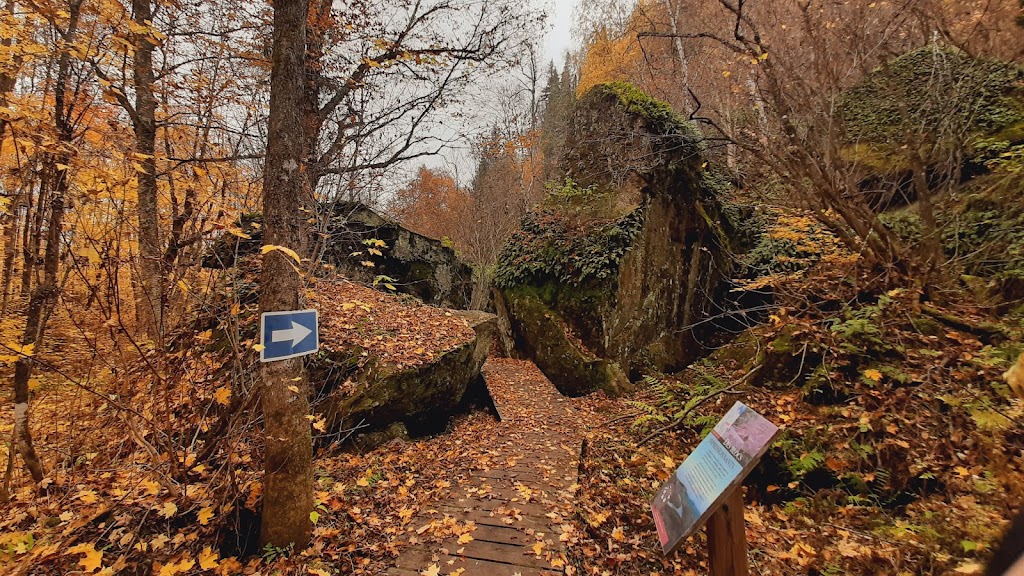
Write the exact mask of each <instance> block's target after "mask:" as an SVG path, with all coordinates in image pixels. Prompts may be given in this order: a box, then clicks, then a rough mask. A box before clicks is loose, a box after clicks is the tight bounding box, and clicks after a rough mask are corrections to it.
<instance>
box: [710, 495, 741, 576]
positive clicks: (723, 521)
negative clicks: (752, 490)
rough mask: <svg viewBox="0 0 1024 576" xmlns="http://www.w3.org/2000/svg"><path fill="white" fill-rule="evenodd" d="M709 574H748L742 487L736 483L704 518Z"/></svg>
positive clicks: (725, 575)
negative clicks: (728, 493) (706, 524)
mask: <svg viewBox="0 0 1024 576" xmlns="http://www.w3.org/2000/svg"><path fill="white" fill-rule="evenodd" d="M707 530H708V558H709V564H710V568H711V576H748V574H749V570H748V568H747V534H746V527H745V526H744V523H743V488H742V487H741V486H737V487H736V488H735V489H734V490H733V491H732V494H730V495H729V496H728V497H727V498H726V499H725V501H724V502H723V503H722V505H721V507H719V509H718V510H716V511H715V512H714V514H712V515H711V518H710V519H708V526H707Z"/></svg>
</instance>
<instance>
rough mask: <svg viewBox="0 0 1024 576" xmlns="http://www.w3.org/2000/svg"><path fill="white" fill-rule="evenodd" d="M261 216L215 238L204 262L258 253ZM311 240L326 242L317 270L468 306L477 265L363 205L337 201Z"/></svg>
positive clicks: (211, 264) (226, 264) (231, 261)
mask: <svg viewBox="0 0 1024 576" xmlns="http://www.w3.org/2000/svg"><path fill="white" fill-rule="evenodd" d="M325 211H326V208H325ZM262 220H263V218H262V216H261V215H260V214H246V215H244V216H242V217H241V218H240V219H239V222H238V225H237V227H236V229H235V230H233V231H232V233H225V234H223V235H222V236H221V237H220V238H219V239H218V240H217V241H216V242H215V243H214V245H213V247H212V248H211V249H210V250H209V251H208V252H207V254H206V255H205V256H204V258H203V266H206V267H208V268H231V267H234V266H236V263H237V262H238V261H239V260H241V259H246V258H250V257H252V256H253V255H255V254H257V253H258V252H259V249H260V246H262V245H263V233H262V227H261V223H262ZM311 242H312V243H313V244H314V245H320V244H322V246H323V255H322V257H321V260H320V262H321V264H322V265H321V267H320V268H319V269H318V273H327V274H334V273H340V274H342V275H344V276H345V277H347V278H350V279H352V280H355V281H358V282H364V283H367V284H374V285H377V286H380V287H381V288H384V287H385V286H386V285H390V286H394V288H395V289H396V290H397V291H399V292H403V293H406V294H410V295H412V296H416V297H417V298H419V299H420V300H422V301H423V302H426V303H427V304H433V305H437V306H445V307H448V308H459V309H465V308H468V307H469V302H470V297H471V294H472V287H473V270H472V268H471V267H470V266H469V265H467V264H465V263H463V262H462V261H460V260H459V258H458V256H457V255H456V253H455V251H454V250H453V249H452V248H451V247H450V246H446V245H445V243H444V242H442V241H441V240H436V239H433V238H428V237H426V236H423V235H422V234H417V233H416V232H413V231H411V230H409V229H407V228H404V227H403V226H401V225H400V224H399V223H397V222H395V221H393V220H391V219H389V218H387V217H385V216H384V215H382V214H380V213H378V212H377V211H375V210H373V209H371V208H370V207H368V206H366V205H364V204H360V203H357V202H339V203H337V204H334V205H333V207H332V209H331V212H330V216H329V218H328V219H327V224H326V226H325V232H324V233H322V234H316V235H315V238H313V239H311ZM366 262H371V263H373V266H368V265H366V264H364V263H366Z"/></svg>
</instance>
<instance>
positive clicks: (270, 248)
mask: <svg viewBox="0 0 1024 576" xmlns="http://www.w3.org/2000/svg"><path fill="white" fill-rule="evenodd" d="M271 252H280V253H282V254H284V255H285V256H287V257H289V258H291V259H292V260H294V261H295V263H296V264H302V258H299V254H298V253H297V252H295V250H292V249H291V248H288V247H287V246H278V245H276V244H264V245H263V248H261V249H260V254H269V253H271Z"/></svg>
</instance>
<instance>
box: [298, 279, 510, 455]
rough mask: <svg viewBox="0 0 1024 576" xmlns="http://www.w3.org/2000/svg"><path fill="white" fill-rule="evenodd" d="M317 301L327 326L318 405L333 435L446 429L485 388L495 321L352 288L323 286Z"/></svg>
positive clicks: (316, 373)
mask: <svg viewBox="0 0 1024 576" xmlns="http://www.w3.org/2000/svg"><path fill="white" fill-rule="evenodd" d="M310 301H311V304H312V305H314V306H315V307H316V308H317V309H318V310H319V311H320V322H321V329H320V335H321V352H320V353H319V354H318V355H317V356H316V357H315V358H314V359H313V360H312V361H311V362H309V364H308V368H309V375H310V381H311V382H314V383H316V384H317V386H318V390H317V397H318V400H317V401H316V402H314V403H313V406H314V410H315V412H316V413H317V414H319V415H321V416H322V417H324V419H325V421H326V425H327V429H328V430H331V431H333V432H335V433H343V432H345V431H350V430H357V435H366V434H367V433H374V432H378V431H381V430H385V429H388V428H389V427H392V425H393V424H396V423H400V424H402V425H404V426H405V427H407V428H408V429H409V431H410V432H413V433H416V432H422V433H426V432H434V431H439V430H443V428H444V426H445V424H446V423H447V421H448V418H449V416H451V414H453V413H454V412H455V411H456V410H457V409H458V408H459V407H460V405H461V404H462V402H463V399H464V398H465V396H466V394H467V391H469V390H470V389H471V387H472V386H474V385H482V383H481V382H480V369H481V367H482V366H483V364H484V362H485V361H486V359H487V355H488V353H489V351H490V349H491V346H492V344H493V343H494V338H495V335H496V332H497V322H496V317H495V316H494V315H493V314H487V313H484V312H475V311H461V310H445V309H439V308H433V307H429V306H422V305H411V304H409V303H403V302H400V301H399V299H397V298H395V297H393V296H388V295H386V294H380V293H377V292H375V291H373V290H370V289H367V288H364V287H360V286H357V285H354V284H352V283H350V282H341V283H330V284H325V283H322V282H318V283H317V288H316V290H315V291H314V292H313V293H312V294H311V297H310Z"/></svg>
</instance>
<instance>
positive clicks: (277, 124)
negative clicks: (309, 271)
mask: <svg viewBox="0 0 1024 576" xmlns="http://www.w3.org/2000/svg"><path fill="white" fill-rule="evenodd" d="M308 5H309V2H308V0H275V2H274V45H273V69H272V72H271V76H270V123H269V129H268V132H267V156H266V165H265V168H264V172H263V227H264V236H263V238H264V240H263V241H264V244H266V245H274V246H283V247H287V248H290V249H292V250H294V251H295V252H297V253H298V254H300V255H305V254H306V250H307V246H306V243H307V242H306V234H305V230H306V228H307V226H308V222H307V221H308V219H309V218H310V217H311V216H312V214H311V213H310V212H308V209H310V208H311V206H312V203H311V201H310V200H311V198H310V197H311V192H310V188H309V180H308V179H307V175H306V174H305V170H304V166H305V160H306V136H305V129H306V127H305V122H304V121H305V118H304V114H303V110H304V101H303V93H304V92H303V87H304V74H303V70H304V66H303V61H304V56H305V50H306V16H307V11H308V7H309V6H308ZM301 289H302V277H301V276H300V273H299V269H298V268H297V267H296V266H295V262H293V261H291V260H290V259H289V258H288V256H286V255H285V254H284V253H283V252H281V251H276V250H272V251H270V252H268V253H267V254H266V255H265V256H264V257H263V269H262V271H261V275H260V311H261V312H270V311H277V310H296V309H298V308H299V307H300V306H299V300H300V299H299V294H300V291H301ZM262 375H263V389H262V392H261V394H262V395H261V402H262V407H263V423H264V427H265V443H266V448H265V458H266V460H265V462H264V481H263V512H262V517H261V526H260V542H261V544H262V545H266V544H271V545H274V546H277V547H287V546H288V545H294V546H295V548H296V549H302V548H305V547H306V546H307V545H308V544H309V539H310V534H311V532H312V522H311V520H310V518H309V515H310V512H312V511H313V469H312V460H313V441H312V435H311V430H310V423H309V420H307V419H306V416H307V414H308V413H309V396H308V383H307V381H306V372H305V370H304V368H303V364H302V359H301V358H296V359H291V360H282V361H277V362H269V363H266V364H263V368H262Z"/></svg>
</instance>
